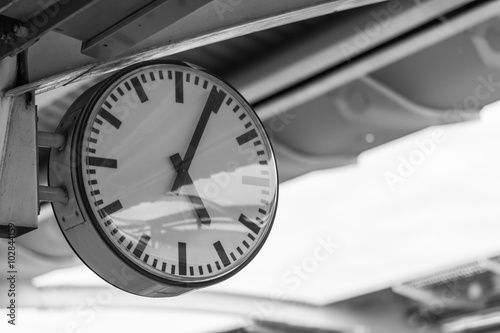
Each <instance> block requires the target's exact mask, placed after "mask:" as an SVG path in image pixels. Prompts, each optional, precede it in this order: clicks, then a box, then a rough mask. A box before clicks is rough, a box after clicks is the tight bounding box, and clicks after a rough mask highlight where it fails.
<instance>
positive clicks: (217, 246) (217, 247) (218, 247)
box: [214, 241, 231, 267]
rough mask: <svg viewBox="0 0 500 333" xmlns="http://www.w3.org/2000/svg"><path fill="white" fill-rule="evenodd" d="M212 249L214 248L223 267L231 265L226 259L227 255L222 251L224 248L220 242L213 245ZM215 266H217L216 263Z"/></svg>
mask: <svg viewBox="0 0 500 333" xmlns="http://www.w3.org/2000/svg"><path fill="white" fill-rule="evenodd" d="M214 247H215V250H216V251H217V254H218V255H219V258H220V260H221V261H222V264H223V265H224V267H227V266H229V265H230V264H231V262H230V261H229V258H228V257H227V253H226V251H225V250H224V247H222V244H221V242H220V241H217V242H216V243H214ZM215 264H217V262H216V263H215Z"/></svg>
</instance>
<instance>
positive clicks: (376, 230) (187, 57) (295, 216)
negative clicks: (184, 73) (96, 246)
mask: <svg viewBox="0 0 500 333" xmlns="http://www.w3.org/2000/svg"><path fill="white" fill-rule="evenodd" d="M54 13H56V14H54ZM167 14H168V15H167ZM0 15H1V16H0V20H1V21H0V23H1V24H0V29H1V31H2V33H3V34H2V36H3V37H2V38H1V44H0V51H1V53H0V55H1V57H2V58H1V59H2V60H1V61H0V65H1V67H0V70H1V71H2V74H5V75H4V77H7V74H6V73H7V72H8V68H9V65H10V63H9V62H10V61H13V59H15V58H12V57H10V56H12V55H15V54H18V53H19V52H20V51H22V50H26V49H28V65H29V67H28V73H29V77H30V80H29V82H24V83H21V84H14V85H13V84H10V85H9V83H7V84H4V82H3V81H2V82H1V83H2V90H3V91H4V96H19V95H21V94H23V93H25V92H27V91H35V92H36V96H35V102H36V105H37V109H38V129H39V130H42V131H54V130H55V128H56V127H57V124H58V123H59V121H60V119H61V118H62V116H63V115H64V113H65V112H66V110H67V109H68V108H69V106H70V105H71V104H72V103H73V101H74V100H75V99H76V98H77V97H78V96H80V95H81V94H82V93H83V92H84V91H85V90H86V89H88V88H89V87H90V86H92V85H93V84H95V83H97V82H99V81H100V80H102V79H104V78H106V77H107V76H108V75H110V74H111V73H113V72H114V71H116V70H118V69H120V68H123V67H125V66H127V65H130V64H131V63H135V62H138V61H142V60H148V59H157V58H171V59H179V60H183V61H188V62H191V63H194V64H197V65H200V66H202V67H204V68H207V69H208V70H210V71H212V72H214V73H216V74H218V75H219V76H221V77H223V78H225V79H226V80H227V81H228V82H230V83H231V84H232V85H233V86H234V87H235V88H236V89H237V90H239V91H240V92H241V94H242V95H243V96H244V97H245V98H246V99H247V100H248V101H249V102H250V103H251V104H252V105H253V107H254V108H255V110H256V112H257V114H258V115H259V117H260V118H261V119H262V120H263V122H264V124H265V127H266V129H267V132H268V134H269V136H270V138H271V141H272V144H273V147H274V150H275V153H276V157H277V163H278V169H279V174H280V181H281V184H280V197H279V204H278V212H277V216H276V220H275V223H274V226H273V230H272V232H271V234H270V236H269V238H268V240H267V242H266V244H265V246H264V247H263V249H262V250H261V252H260V253H259V254H258V256H257V257H256V258H255V259H254V260H253V261H252V262H251V263H250V264H249V265H248V266H247V267H246V268H244V269H243V270H242V271H241V272H240V273H238V274H237V275H235V276H234V277H232V278H231V279H229V280H226V281H224V282H222V283H220V284H218V285H215V286H212V287H208V288H205V289H203V290H200V291H196V292H193V293H189V294H187V295H183V296H180V297H176V298H168V299H149V298H143V297H138V296H133V295H130V294H127V293H125V292H123V291H121V290H118V289H116V288H114V287H113V286H110V285H108V284H106V283H105V282H104V281H102V280H101V279H100V278H99V277H97V276H96V275H95V274H94V273H93V272H92V271H91V270H90V269H88V268H87V267H86V266H85V265H83V264H82V263H81V261H80V260H79V259H78V258H77V257H76V255H75V254H74V252H73V250H72V249H71V248H70V247H69V246H68V244H67V242H66V240H65V239H64V237H63V236H62V233H61V231H60V229H59V226H58V224H57V222H56V220H55V218H54V215H53V213H52V210H51V207H50V205H49V204H47V203H42V204H41V210H40V214H39V215H38V217H37V218H35V219H34V224H35V225H36V226H37V229H36V230H33V231H31V232H28V233H26V234H24V235H23V236H21V237H19V238H17V239H16V246H17V261H18V267H19V274H18V281H17V282H18V286H17V289H18V292H19V293H18V295H17V297H18V303H17V304H18V306H19V307H20V308H19V309H18V318H17V325H16V326H15V327H12V326H11V325H8V324H7V319H6V318H7V317H6V316H5V315H2V317H3V319H1V321H0V327H1V332H5V331H6V332H11V331H12V332H51V333H52V332H56V333H58V332H104V331H109V330H113V331H121V332H135V331H137V330H142V331H150V332H163V331H169V332H200V333H201V332H214V333H215V332H258V333H260V332H262V333H264V332H265V333H267V332H278V333H281V332H356V333H361V332H496V331H498V330H499V329H500V243H499V242H498V234H497V232H499V231H500V226H499V225H498V223H499V221H500V219H499V218H500V211H499V210H498V208H497V207H498V204H497V201H498V198H500V175H499V173H498V170H500V154H498V151H499V149H500V103H499V102H497V101H498V100H500V89H499V88H500V20H499V16H500V1H496V0H492V1H473V0H455V1H451V0H449V1H448V0H427V1H420V0H419V1H417V0H392V1H380V0H377V1H370V0H365V1H360V0H356V1H355V0H342V1H341V0H336V1H313V0H309V1H305V0H304V1H299V0H293V1H292V0H291V1H287V2H286V3H283V2H267V3H266V2H265V1H258V0H255V1H250V0H248V1H247V0H239V1H238V0H217V1H198V2H197V1H193V2H189V3H188V2H187V1H133V0H127V1H117V0H116V1H115V0H100V1H82V2H81V3H79V4H71V3H69V4H66V2H63V1H56V0H46V1H39V2H38V3H36V4H35V3H28V2H21V1H3V2H2V1H0ZM43 18H46V21H47V23H45V24H37V23H36V22H42V21H41V19H43ZM19 22H22V25H21V26H22V27H27V28H29V29H31V30H28V32H30V34H28V33H26V34H25V35H23V33H22V31H23V29H19V28H16V29H14V27H15V26H16V24H19ZM139 23H140V24H141V25H144V27H145V28H144V29H138V28H137V26H134V24H139ZM33 27H37V29H34V28H33ZM134 27H135V28H134ZM34 30H36V32H35V31H34ZM19 31H21V32H19ZM123 36H127V37H128V38H127V39H126V42H124V41H123V40H124V39H123V38H121V37H123ZM104 45H106V46H104ZM2 112H4V111H3V109H2ZM4 120H5V118H2V117H1V116H0V124H1V126H2V131H4V132H3V133H6V132H5V131H6V128H7V127H6V126H7V123H8V122H7V121H4ZM4 136H5V135H4ZM2 144H3V143H2ZM35 148H36V147H35ZM5 156H6V154H5V152H4V153H3V159H2V163H3V164H2V166H4V165H7V163H6V162H5V161H8V163H10V165H16V163H18V162H19V161H20V160H16V159H14V158H12V159H11V160H10V161H9V160H8V159H7V158H6V157H5ZM38 158H39V161H40V166H39V167H40V172H39V176H38V177H39V182H40V184H45V185H46V183H47V177H46V174H47V158H48V150H47V149H43V148H41V149H39V150H38ZM1 170H2V169H1V168H0V172H1ZM4 170H6V169H5V168H4ZM0 175H1V174H0ZM0 180H1V178H0ZM27 181H28V180H27ZM0 185H2V183H1V181H0ZM31 185H32V184H31ZM30 189H31V188H30V184H26V186H25V187H23V186H19V187H18V188H17V189H16V190H15V191H11V192H9V193H8V194H7V195H4V196H3V197H2V201H3V203H4V204H5V203H6V202H7V201H8V200H12V201H15V200H16V199H19V198H20V197H22V195H24V191H28V190H30ZM2 207H4V206H2V204H1V203H0V208H2ZM26 209H28V208H26ZM2 223H4V221H0V224H2ZM7 246H8V244H7V240H6V239H1V240H0V253H1V256H0V276H1V282H0V304H1V306H2V308H4V309H5V307H6V306H7V303H6V300H7V285H8V284H7V283H6V281H7V280H6V277H7V262H6V261H7V258H6V253H7ZM284 249H285V250H284ZM3 311H5V312H2V313H7V310H6V309H5V310H3Z"/></svg>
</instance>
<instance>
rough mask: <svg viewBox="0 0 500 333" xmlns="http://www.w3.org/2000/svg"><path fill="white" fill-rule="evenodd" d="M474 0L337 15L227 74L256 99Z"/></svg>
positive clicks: (404, 1) (410, 3) (391, 5)
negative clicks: (264, 55) (277, 48)
mask: <svg viewBox="0 0 500 333" xmlns="http://www.w3.org/2000/svg"><path fill="white" fill-rule="evenodd" d="M473 1H474V0H429V1H425V2H417V1H414V0H401V1H397V2H393V1H391V2H386V3H380V4H378V5H373V6H369V7H366V8H360V9H358V10H356V11H353V12H352V13H347V14H346V15H337V16H335V17H333V18H332V20H330V21H329V22H328V24H327V25H325V26H324V27H323V26H322V29H321V30H320V31H311V32H310V33H309V34H308V35H305V36H303V37H301V38H298V39H297V40H296V41H295V42H294V43H292V44H290V45H285V46H284V47H282V48H281V49H280V50H279V52H273V53H271V54H270V55H268V56H266V57H265V58H264V59H262V60H260V61H257V62H253V63H249V64H248V65H247V66H242V67H240V68H238V69H236V70H235V71H234V72H232V73H230V76H229V77H227V78H226V79H227V80H228V81H229V82H231V84H233V85H234V86H235V87H237V88H238V90H239V91H240V92H241V93H242V95H243V96H245V98H246V99H247V100H248V101H249V102H250V103H255V102H258V101H261V100H263V99H264V98H267V97H269V96H272V95H274V94H276V93H278V92H280V91H282V90H284V89H286V88H288V87H290V86H293V85H294V84H297V83H299V82H301V81H303V80H306V79H309V78H311V77H313V76H314V75H316V74H318V73H321V72H323V71H325V70H328V69H330V68H332V67H334V66H337V65H339V64H342V63H344V62H346V61H349V60H350V59H353V58H355V57H356V56H358V55H360V54H362V53H365V52H367V51H369V50H370V49H373V48H375V47H377V46H379V45H381V44H383V43H386V42H388V41H390V40H393V39H395V38H398V37H399V36H401V35H403V34H404V33H407V32H408V31H411V30H413V29H416V28H418V27H421V26H422V25H424V24H426V23H428V22H430V21H432V20H435V19H437V18H439V17H441V16H443V15H445V14H447V13H449V12H450V11H452V10H455V9H457V8H459V7H461V6H464V5H466V4H469V3H471V2H473Z"/></svg>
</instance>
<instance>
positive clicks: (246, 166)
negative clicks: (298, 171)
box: [49, 61, 278, 297]
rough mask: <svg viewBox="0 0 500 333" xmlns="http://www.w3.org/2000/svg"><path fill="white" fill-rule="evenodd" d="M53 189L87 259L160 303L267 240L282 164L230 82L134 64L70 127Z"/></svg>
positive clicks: (88, 99)
mask: <svg viewBox="0 0 500 333" xmlns="http://www.w3.org/2000/svg"><path fill="white" fill-rule="evenodd" d="M57 132H58V133H62V134H64V135H65V136H66V138H67V139H66V143H65V146H64V147H63V148H62V149H53V150H52V152H51V157H50V164H49V185H50V186H56V187H63V188H65V189H66V191H67V192H68V196H69V202H68V203H66V204H60V203H53V208H54V212H55V215H56V217H57V220H58V223H59V225H60V226H61V229H62V231H63V233H64V235H65V237H66V238H67V240H68V242H69V244H70V245H71V246H72V247H73V249H74V251H75V252H76V253H77V255H78V256H79V257H80V258H81V259H82V261H83V262H84V263H85V264H86V265H87V266H88V267H89V268H91V269H92V270H93V271H94V272H95V273H97V274H98V275H99V276H100V277H102V278H103V279H104V280H106V281H107V282H109V283H111V284H113V285H114V286H116V287H118V288H120V289H123V290H125V291H128V292H131V293H134V294H137V295H143V296H150V297H165V296H174V295H179V294H182V293H184V292H187V291H189V290H192V289H197V288H200V287H205V286H209V285H212V284H215V283H217V282H220V281H222V280H224V279H226V278H228V277H230V276H232V275H233V274H235V273H236V272H238V271H239V270H240V269H241V268H243V267H244V266H245V265H246V264H248V263H249V262H250V261H251V260H252V259H253V258H254V256H255V255H256V254H257V252H258V251H259V250H260V248H261V247H262V245H263V244H264V242H265V240H266V238H267V236H268V234H269V232H270V230H271V226H272V223H273V220H274V216H275V213H276V205H277V197H278V176H277V170H276V163H275V159H274V155H273V151H272V148H271V144H270V142H269V139H268V137H267V135H266V133H265V130H264V128H263V126H262V124H261V122H260V121H259V119H258V117H257V116H256V114H255V112H254V111H253V110H252V108H251V107H250V106H249V104H248V103H247V102H246V101H245V99H244V98H243V97H242V96H241V95H240V94H239V93H238V92H237V91H236V90H235V89H234V88H232V87H231V86H230V85H229V84H227V83H226V82H224V81H223V80H221V79H219V78H217V77H216V76H214V75H212V74H210V73H208V72H206V71H205V70H202V69H200V68H197V67H194V66H192V65H190V64H187V63H183V62H173V61H150V62H144V63H140V64H137V65H133V66H131V67H129V68H126V69H124V70H122V71H120V72H118V73H117V74H115V75H113V76H111V77H109V78H108V79H106V80H104V81H103V82H101V83H99V84H97V85H96V86H94V87H92V88H90V89H89V90H87V91H86V92H85V93H84V94H83V95H82V96H80V97H79V98H78V99H77V100H76V101H75V103H73V105H72V106H71V107H70V109H69V110H68V112H67V113H66V115H65V116H64V118H63V119H62V120H61V123H60V124H59V127H58V130H57Z"/></svg>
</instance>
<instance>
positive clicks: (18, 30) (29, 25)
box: [0, 0, 97, 60]
mask: <svg viewBox="0 0 500 333" xmlns="http://www.w3.org/2000/svg"><path fill="white" fill-rule="evenodd" d="M96 1H97V0H79V1H66V2H65V3H60V2H58V3H55V4H54V5H52V6H48V7H47V8H43V9H42V10H41V11H40V12H38V13H36V14H35V15H34V16H33V17H32V18H30V19H28V20H27V21H26V22H22V23H19V24H17V25H15V26H14V27H13V29H12V30H11V31H0V32H1V33H3V34H2V37H3V38H2V39H1V40H0V46H1V48H0V51H1V53H0V60H1V59H3V58H5V57H8V56H13V55H16V54H18V53H19V52H21V51H23V50H25V49H26V48H27V47H29V46H31V45H32V44H33V43H35V42H36V41H37V40H38V39H40V37H42V36H43V35H45V34H46V33H47V32H49V31H51V30H52V29H54V28H57V27H58V26H59V25H61V24H62V23H64V22H65V21H67V20H68V19H70V18H71V17H73V16H74V15H76V14H78V13H79V12H81V11H83V10H85V9H87V8H88V7H89V6H90V5H92V4H93V3H94V2H96ZM2 20H4V18H2Z"/></svg>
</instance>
